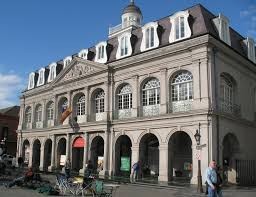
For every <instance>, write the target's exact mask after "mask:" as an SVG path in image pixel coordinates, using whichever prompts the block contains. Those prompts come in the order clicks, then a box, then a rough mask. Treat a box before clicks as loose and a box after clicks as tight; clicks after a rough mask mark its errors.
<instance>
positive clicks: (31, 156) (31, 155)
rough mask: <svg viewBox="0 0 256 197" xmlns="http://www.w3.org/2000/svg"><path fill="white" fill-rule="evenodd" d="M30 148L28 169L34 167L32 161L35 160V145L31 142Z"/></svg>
mask: <svg viewBox="0 0 256 197" xmlns="http://www.w3.org/2000/svg"><path fill="white" fill-rule="evenodd" d="M29 144H30V146H29V149H30V151H29V159H28V167H32V162H33V161H32V160H33V144H32V143H31V142H29Z"/></svg>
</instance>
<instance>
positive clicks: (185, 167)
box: [168, 131, 192, 181]
mask: <svg viewBox="0 0 256 197" xmlns="http://www.w3.org/2000/svg"><path fill="white" fill-rule="evenodd" d="M168 174H169V179H170V180H173V179H175V180H187V181H190V179H191V178H192V140H191V138H190V136H189V135H188V134H187V133H185V132H183V131H178V132H175V133H174V134H173V135H172V136H171V138H170V140H169V143H168Z"/></svg>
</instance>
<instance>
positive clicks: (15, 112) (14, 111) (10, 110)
mask: <svg viewBox="0 0 256 197" xmlns="http://www.w3.org/2000/svg"><path fill="white" fill-rule="evenodd" d="M19 111H20V106H11V107H7V108H3V109H0V114H3V115H7V116H15V117H17V116H19Z"/></svg>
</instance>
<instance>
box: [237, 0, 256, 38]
mask: <svg viewBox="0 0 256 197" xmlns="http://www.w3.org/2000/svg"><path fill="white" fill-rule="evenodd" d="M240 17H241V18H242V19H244V20H246V22H247V24H248V32H247V33H248V36H252V37H254V38H256V6H255V5H250V6H249V7H248V8H247V9H246V10H242V11H241V12H240Z"/></svg>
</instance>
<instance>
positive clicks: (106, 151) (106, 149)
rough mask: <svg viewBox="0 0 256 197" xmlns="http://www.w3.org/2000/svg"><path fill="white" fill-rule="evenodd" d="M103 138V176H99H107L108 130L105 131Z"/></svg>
mask: <svg viewBox="0 0 256 197" xmlns="http://www.w3.org/2000/svg"><path fill="white" fill-rule="evenodd" d="M104 135H105V137H104V163H103V174H101V175H108V174H107V173H108V153H109V150H108V148H109V132H108V130H106V131H105V134H104Z"/></svg>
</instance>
